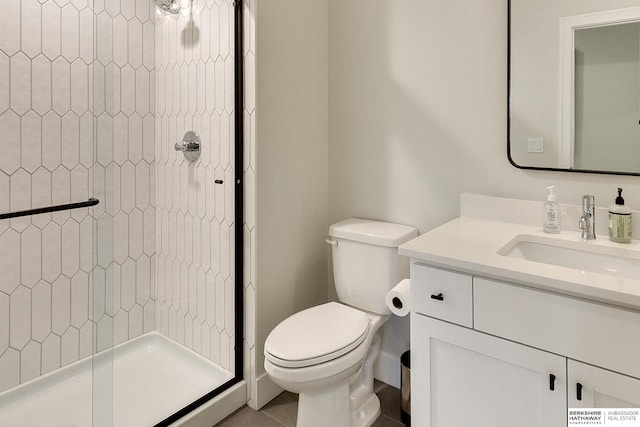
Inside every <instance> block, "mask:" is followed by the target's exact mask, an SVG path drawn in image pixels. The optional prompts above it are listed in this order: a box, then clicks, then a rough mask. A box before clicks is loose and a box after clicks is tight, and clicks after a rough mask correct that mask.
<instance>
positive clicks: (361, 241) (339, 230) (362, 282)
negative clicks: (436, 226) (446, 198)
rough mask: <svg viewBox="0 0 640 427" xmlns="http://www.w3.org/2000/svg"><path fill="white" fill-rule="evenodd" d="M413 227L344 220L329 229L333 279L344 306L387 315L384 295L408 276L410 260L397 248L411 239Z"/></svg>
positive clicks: (416, 233) (415, 231)
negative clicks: (399, 254)
mask: <svg viewBox="0 0 640 427" xmlns="http://www.w3.org/2000/svg"><path fill="white" fill-rule="evenodd" d="M417 235H418V230H416V229H415V228H413V227H409V226H406V225H400V224H392V223H389V222H380V221H371V220H366V219H355V218H352V219H346V220H344V221H340V222H338V223H335V224H333V225H331V226H330V227H329V236H331V239H330V240H328V242H329V243H331V245H332V258H333V279H334V282H335V286H336V291H337V293H338V298H339V299H340V301H342V302H343V303H345V304H348V305H350V306H352V307H356V308H359V309H362V310H365V311H369V312H372V313H377V314H389V313H390V311H389V309H388V308H387V306H386V304H385V295H386V294H387V292H389V290H390V289H391V288H393V287H394V286H395V285H396V284H397V283H398V282H399V281H400V280H401V279H403V278H406V277H409V259H408V258H407V257H404V256H398V246H399V245H401V244H402V243H404V242H406V241H408V240H410V239H413V238H414V237H416V236H417Z"/></svg>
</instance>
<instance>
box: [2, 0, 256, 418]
mask: <svg viewBox="0 0 640 427" xmlns="http://www.w3.org/2000/svg"><path fill="white" fill-rule="evenodd" d="M0 28H2V29H3V35H2V37H0V150H1V152H2V154H1V155H0V424H1V425H15V426H42V425H46V426H64V427H67V426H96V427H98V426H100V427H101V426H105V427H106V426H126V427H134V426H161V425H170V424H172V423H176V422H178V424H179V421H178V420H180V419H183V417H185V416H187V417H188V416H190V415H189V414H193V413H194V410H196V409H198V410H199V412H200V413H202V414H207V411H209V412H208V414H211V413H212V412H211V411H214V410H215V405H216V404H217V402H219V401H220V399H222V398H223V394H225V395H228V394H229V393H231V392H233V393H235V394H234V398H235V399H236V400H237V401H241V403H244V401H243V399H244V394H243V393H244V390H243V388H242V387H241V385H242V367H243V364H242V361H243V354H242V349H243V345H242V336H243V333H242V331H243V322H242V320H243V304H242V300H243V292H242V290H243V277H242V274H243V266H242V261H243V245H242V244H243V238H242V228H243V227H242V224H243V179H242V171H243V165H242V160H243V157H244V156H243V151H242V140H243V133H242V130H243V123H242V117H243V114H242V111H243V109H242V99H243V93H242V36H241V34H242V31H241V30H242V5H241V3H240V2H238V1H231V0H215V1H214V0H3V13H2V14H0ZM237 112H240V113H239V114H236V113H237ZM187 134H188V135H190V136H191V137H192V138H195V135H197V137H198V139H199V141H200V142H199V146H198V148H199V156H197V158H196V156H195V155H192V153H191V151H192V148H193V149H195V148H194V147H195V145H193V144H191V143H190V144H191V145H190V144H182V141H183V139H184V138H183V136H184V135H187ZM185 154H187V155H186V156H185ZM238 393H239V394H238ZM239 396H240V397H239ZM227 406H228V404H227ZM211 419H214V420H215V416H214V417H212V418H211Z"/></svg>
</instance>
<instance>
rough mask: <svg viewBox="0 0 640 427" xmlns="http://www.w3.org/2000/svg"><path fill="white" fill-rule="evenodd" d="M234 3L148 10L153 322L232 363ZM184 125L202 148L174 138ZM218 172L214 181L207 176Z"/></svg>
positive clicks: (198, 0) (225, 1)
mask: <svg viewBox="0 0 640 427" xmlns="http://www.w3.org/2000/svg"><path fill="white" fill-rule="evenodd" d="M233 28H234V13H233V6H232V2H231V1H229V0H221V1H217V2H213V1H204V0H196V1H194V2H193V13H192V14H189V13H184V14H182V13H181V14H180V15H178V16H171V15H164V16H159V17H157V19H156V37H155V39H156V70H157V85H156V90H157V95H156V97H157V98H156V99H157V114H156V121H155V123H156V134H157V135H158V137H157V138H156V147H155V156H156V161H157V175H156V190H157V198H156V203H157V204H156V229H157V232H156V250H157V275H156V277H157V282H156V289H157V299H156V325H157V329H158V330H159V331H161V332H162V333H163V334H165V335H167V336H168V337H169V338H171V339H174V340H176V341H177V342H179V343H180V344H183V345H185V346H187V347H188V348H190V349H192V350H194V351H196V352H197V353H199V354H201V355H203V356H204V357H206V358H207V359H209V360H211V361H213V362H215V363H218V364H219V365H220V366H222V367H223V368H225V369H227V370H230V371H233V369H234V367H233V361H234V350H233V347H234V240H233V236H234V227H235V226H236V224H234V208H235V206H234V166H233V162H234V128H233V126H234V114H235V111H234V56H233V55H234V51H233V49H234V40H233ZM189 130H193V131H195V132H197V133H198V134H199V135H200V137H201V140H202V152H201V156H200V158H199V159H198V160H196V161H195V162H188V161H187V160H186V159H185V158H184V156H183V155H182V153H180V152H176V151H175V150H174V144H175V143H176V142H178V141H182V137H183V135H184V134H185V132H187V131H189ZM216 180H221V181H222V182H223V183H222V184H216V183H215V181H216Z"/></svg>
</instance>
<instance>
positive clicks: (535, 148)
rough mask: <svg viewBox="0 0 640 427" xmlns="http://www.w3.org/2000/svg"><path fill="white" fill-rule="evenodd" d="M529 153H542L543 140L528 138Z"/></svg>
mask: <svg viewBox="0 0 640 427" xmlns="http://www.w3.org/2000/svg"><path fill="white" fill-rule="evenodd" d="M529 153H544V139H543V138H529Z"/></svg>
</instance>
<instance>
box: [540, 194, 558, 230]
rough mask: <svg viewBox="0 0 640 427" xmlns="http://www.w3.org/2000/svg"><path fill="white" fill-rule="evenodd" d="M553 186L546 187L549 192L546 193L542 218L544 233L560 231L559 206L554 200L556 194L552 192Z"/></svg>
mask: <svg viewBox="0 0 640 427" xmlns="http://www.w3.org/2000/svg"><path fill="white" fill-rule="evenodd" d="M554 188H555V187H554V186H553V185H550V186H548V187H547V190H549V194H548V195H547V201H546V202H545V203H544V220H543V227H542V229H543V231H544V232H545V233H551V234H558V233H560V206H559V205H558V203H557V202H556V195H555V193H554V192H553V190H554Z"/></svg>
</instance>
